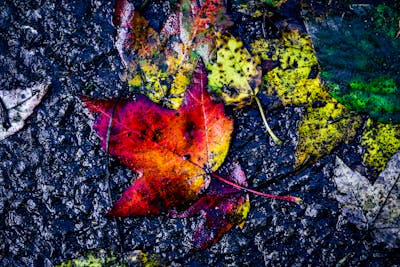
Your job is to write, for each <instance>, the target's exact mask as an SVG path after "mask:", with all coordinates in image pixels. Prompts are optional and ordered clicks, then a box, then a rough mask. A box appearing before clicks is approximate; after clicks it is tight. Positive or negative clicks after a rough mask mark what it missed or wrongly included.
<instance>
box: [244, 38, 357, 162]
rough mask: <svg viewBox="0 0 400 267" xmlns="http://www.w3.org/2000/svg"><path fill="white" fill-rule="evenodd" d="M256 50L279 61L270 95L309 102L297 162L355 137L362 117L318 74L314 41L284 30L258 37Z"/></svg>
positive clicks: (269, 79)
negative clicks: (335, 95) (339, 99)
mask: <svg viewBox="0 0 400 267" xmlns="http://www.w3.org/2000/svg"><path fill="white" fill-rule="evenodd" d="M251 51H252V53H253V54H258V55H260V57H261V60H264V61H271V62H275V63H276V65H277V67H275V68H273V69H271V70H269V71H268V72H267V73H266V74H265V75H264V77H263V82H264V84H265V88H266V89H267V93H268V94H269V95H277V96H278V97H279V99H280V100H281V102H282V104H283V105H284V106H287V105H296V106H305V108H306V113H305V115H304V117H303V120H302V122H301V123H300V126H299V129H298V133H299V141H298V144H297V148H296V166H299V165H301V164H303V163H304V162H305V161H306V160H312V161H314V160H316V159H318V158H320V157H322V156H324V155H326V154H329V153H331V151H332V150H333V149H334V148H335V147H336V146H337V145H338V144H340V143H341V142H347V141H349V140H351V139H352V138H354V137H355V135H356V133H357V129H358V128H359V127H361V117H359V116H355V115H353V114H350V111H349V110H348V109H347V108H346V107H345V106H343V105H341V104H340V103H338V102H337V101H336V100H335V99H334V98H333V97H331V96H330V95H329V93H328V91H327V90H326V88H325V87H324V85H323V84H322V82H321V80H320V79H319V76H318V70H319V65H318V61H317V57H316V55H315V52H314V49H313V46H312V42H311V39H310V37H309V36H307V35H306V34H300V33H299V31H298V30H291V31H284V32H282V36H281V38H279V39H275V40H265V39H261V40H257V41H255V42H254V43H253V44H252V50H251Z"/></svg>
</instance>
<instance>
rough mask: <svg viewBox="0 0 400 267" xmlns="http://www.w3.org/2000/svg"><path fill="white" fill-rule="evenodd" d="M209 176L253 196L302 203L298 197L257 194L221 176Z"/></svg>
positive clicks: (213, 174) (257, 192)
mask: <svg viewBox="0 0 400 267" xmlns="http://www.w3.org/2000/svg"><path fill="white" fill-rule="evenodd" d="M211 176H212V177H213V178H215V179H217V180H218V181H220V182H222V183H224V184H227V185H230V186H232V187H234V188H236V189H240V190H244V191H246V192H249V193H253V194H255V195H259V196H262V197H267V198H273V199H281V200H285V201H289V202H294V203H300V202H301V201H302V199H301V198H299V197H293V196H277V195H272V194H266V193H263V192H259V191H256V190H253V189H250V188H247V187H244V186H241V185H238V184H235V183H233V182H231V181H229V180H226V179H225V178H223V177H221V176H219V175H218V174H215V173H212V174H211Z"/></svg>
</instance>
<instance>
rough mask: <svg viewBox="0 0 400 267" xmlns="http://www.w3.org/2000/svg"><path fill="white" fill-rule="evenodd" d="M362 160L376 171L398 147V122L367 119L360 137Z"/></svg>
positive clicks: (399, 144)
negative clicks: (388, 122) (390, 122)
mask: <svg viewBox="0 0 400 267" xmlns="http://www.w3.org/2000/svg"><path fill="white" fill-rule="evenodd" d="M361 145H362V146H363V147H364V148H365V153H364V155H363V161H364V163H365V164H367V165H369V166H371V167H374V168H375V169H376V170H378V171H382V170H383V169H385V167H386V164H387V162H388V161H389V159H390V158H391V157H392V156H393V155H394V154H396V152H397V151H398V150H399V149H400V124H384V123H380V122H376V121H373V120H371V119H369V120H368V121H367V123H366V127H365V130H364V132H363V134H362V137H361Z"/></svg>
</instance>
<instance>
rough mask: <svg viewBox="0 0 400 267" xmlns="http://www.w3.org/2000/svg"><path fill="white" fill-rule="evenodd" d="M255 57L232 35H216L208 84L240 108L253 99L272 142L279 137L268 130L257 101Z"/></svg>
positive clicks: (258, 76)
mask: <svg viewBox="0 0 400 267" xmlns="http://www.w3.org/2000/svg"><path fill="white" fill-rule="evenodd" d="M259 64H260V62H259V59H258V57H252V56H251V54H250V53H249V52H248V51H247V49H246V48H245V47H243V42H242V41H240V40H239V39H237V38H235V37H233V36H232V35H230V34H228V33H226V34H221V33H219V34H218V39H217V46H216V60H214V61H213V62H212V64H210V65H209V66H208V69H209V70H210V71H211V73H210V74H209V75H208V79H209V82H208V87H209V89H210V90H211V91H213V92H215V93H217V94H219V95H220V97H221V98H222V99H223V100H224V102H225V103H226V104H227V105H235V106H237V107H238V108H241V107H243V106H245V105H249V104H251V103H252V101H253V99H255V100H256V103H257V106H258V108H259V111H260V114H261V117H262V119H263V122H264V125H265V127H266V129H267V131H268V133H269V135H270V136H271V137H272V139H273V140H274V142H275V143H277V144H281V143H282V142H281V140H279V138H278V137H277V136H276V135H275V134H274V133H273V132H272V130H271V129H270V127H269V125H268V122H267V119H266V118H265V115H264V110H263V108H262V106H261V102H260V101H259V99H258V98H257V93H258V90H259V86H260V84H261V77H262V70H261V67H260V66H259Z"/></svg>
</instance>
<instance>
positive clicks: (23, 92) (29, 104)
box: [0, 81, 50, 141]
mask: <svg viewBox="0 0 400 267" xmlns="http://www.w3.org/2000/svg"><path fill="white" fill-rule="evenodd" d="M49 85H50V81H46V82H43V83H40V84H36V85H34V86H32V87H30V88H24V89H19V88H18V89H14V90H0V100H1V102H2V103H0V111H1V114H0V122H1V123H0V141H1V140H3V139H6V138H7V137H9V136H11V135H13V134H15V133H16V132H18V131H19V130H21V129H22V128H23V127H24V121H25V120H26V119H27V118H28V117H29V116H30V115H31V114H32V113H33V110H34V109H35V107H36V106H37V105H39V103H40V102H41V101H42V98H43V97H44V95H45V94H46V93H47V91H48V89H49Z"/></svg>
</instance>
